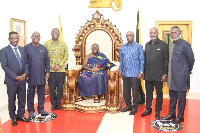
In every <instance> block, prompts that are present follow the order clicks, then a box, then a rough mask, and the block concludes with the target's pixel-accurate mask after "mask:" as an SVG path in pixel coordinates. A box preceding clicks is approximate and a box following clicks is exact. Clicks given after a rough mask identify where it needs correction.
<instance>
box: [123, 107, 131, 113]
mask: <svg viewBox="0 0 200 133" xmlns="http://www.w3.org/2000/svg"><path fill="white" fill-rule="evenodd" d="M127 111H131V107H125V108H124V109H122V110H121V112H127Z"/></svg>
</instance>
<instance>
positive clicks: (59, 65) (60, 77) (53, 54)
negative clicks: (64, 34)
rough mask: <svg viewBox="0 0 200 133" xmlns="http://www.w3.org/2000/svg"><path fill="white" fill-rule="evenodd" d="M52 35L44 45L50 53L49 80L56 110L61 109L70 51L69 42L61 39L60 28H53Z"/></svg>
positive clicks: (52, 100)
mask: <svg viewBox="0 0 200 133" xmlns="http://www.w3.org/2000/svg"><path fill="white" fill-rule="evenodd" d="M51 35H52V39H50V40H48V41H46V42H45V43H44V46H45V47H46V48H47V50H48V53H49V60H50V78H49V80H48V85H49V88H50V100H51V105H52V106H51V110H52V111H54V110H55V109H57V110H60V104H61V100H62V95H63V94H62V92H63V83H64V79H65V65H66V62H67V60H68V56H69V53H68V48H67V44H66V43H65V42H64V41H62V40H60V39H59V36H60V32H59V29H57V28H53V29H52V31H51ZM56 88H57V89H56Z"/></svg>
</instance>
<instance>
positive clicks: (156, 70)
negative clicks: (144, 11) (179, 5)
mask: <svg viewBox="0 0 200 133" xmlns="http://www.w3.org/2000/svg"><path fill="white" fill-rule="evenodd" d="M149 36H150V41H149V42H147V43H146V45H145V69H144V77H145V86H146V110H145V111H144V112H143V113H142V114H141V116H142V117H144V116H147V115H149V114H151V113H152V108H151V106H152V100H153V90H154V87H155V88H156V94H157V97H156V105H155V111H156V115H155V118H156V119H160V111H161V110H162V103H163V91H162V89H163V82H166V81H167V72H168V62H169V47H168V45H167V43H165V42H163V41H161V40H160V39H159V38H158V29H157V28H155V27H153V28H151V29H150V32H149Z"/></svg>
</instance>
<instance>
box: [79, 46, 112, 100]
mask: <svg viewBox="0 0 200 133" xmlns="http://www.w3.org/2000/svg"><path fill="white" fill-rule="evenodd" d="M113 66H115V65H114V64H113V63H111V62H110V61H109V59H108V58H107V57H106V56H105V55H104V54H103V53H100V52H99V45H98V44H96V43H94V44H93V45H92V53H90V54H89V55H87V56H86V57H85V60H84V62H83V71H82V72H81V73H80V76H79V78H78V82H77V85H78V91H79V94H80V97H79V99H78V100H79V101H81V100H85V99H86V97H87V96H92V95H95V98H94V103H99V102H100V98H101V95H102V94H104V93H105V92H107V90H108V77H107V72H106V71H107V70H108V69H110V68H111V67H113Z"/></svg>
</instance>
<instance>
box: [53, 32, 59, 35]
mask: <svg viewBox="0 0 200 133" xmlns="http://www.w3.org/2000/svg"><path fill="white" fill-rule="evenodd" d="M51 33H52V34H53V35H59V34H60V33H59V32H51Z"/></svg>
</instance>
